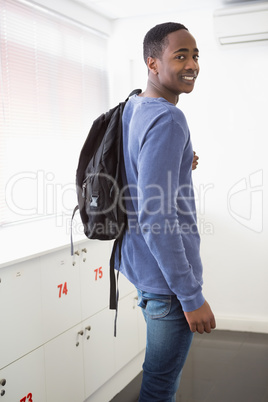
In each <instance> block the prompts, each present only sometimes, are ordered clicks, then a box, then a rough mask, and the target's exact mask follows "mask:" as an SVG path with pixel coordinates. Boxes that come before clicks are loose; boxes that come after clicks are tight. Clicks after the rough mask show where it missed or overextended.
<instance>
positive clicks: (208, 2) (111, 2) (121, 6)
mask: <svg viewBox="0 0 268 402" xmlns="http://www.w3.org/2000/svg"><path fill="white" fill-rule="evenodd" d="M72 1H74V2H77V3H80V4H83V5H84V6H86V7H87V8H89V9H90V10H93V11H95V12H97V13H99V14H101V15H103V16H105V17H107V18H109V19H117V18H128V17H137V16H142V15H153V14H161V13H163V12H173V11H178V10H192V9H195V8H200V7H205V6H215V8H217V7H219V6H224V5H229V4H237V3H242V2H248V1H250V2H257V1H259V0H202V1H200V0H165V1H163V0H72Z"/></svg>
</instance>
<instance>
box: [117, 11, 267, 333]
mask: <svg viewBox="0 0 268 402" xmlns="http://www.w3.org/2000/svg"><path fill="white" fill-rule="evenodd" d="M165 21H177V22H181V23H183V24H185V25H186V26H187V27H188V28H189V30H190V31H191V33H192V34H193V35H194V36H195V37H196V39H197V45H198V47H199V49H200V66H201V71H200V75H199V78H198V80H197V82H196V88H195V90H194V92H193V93H192V94H190V95H182V96H181V99H180V102H179V104H178V106H179V107H180V108H181V109H182V110H183V111H184V112H185V114H186V117H187V120H188V122H189V126H190V129H191V133H192V141H193V146H194V149H195V150H196V152H197V153H198V155H199V156H200V164H199V167H198V170H197V171H195V172H194V184H195V187H196V195H197V210H198V215H199V222H200V232H201V236H202V258H203V264H204V283H205V284H204V294H205V297H206V298H207V300H208V301H209V303H210V304H211V306H212V308H213V310H214V312H215V314H216V318H217V323H218V328H223V329H235V330H246V331H257V332H268V291H267V283H268V229H267V226H268V225H267V224H268V216H267V210H265V208H264V206H265V205H267V185H268V177H267V174H266V171H265V165H266V164H267V162H266V159H267V158H266V147H265V145H266V143H267V141H266V136H267V134H268V129H267V93H266V92H267V90H266V89H267V88H268V76H267V71H268V57H267V55H268V53H267V51H268V45H267V43H266V44H264V43H263V44H254V45H243V46H242V45H238V46H234V47H229V48H224V49H223V48H220V47H219V46H218V45H217V43H216V39H215V37H214V32H213V9H212V7H208V8H199V9H195V10H190V11H188V12H187V11H182V12H181V13H178V14H177V15H176V14H174V13H173V14H172V15H170V14H169V15H165V14H164V13H162V14H161V16H160V17H159V16H152V17H147V18H135V19H128V20H124V21H122V20H118V21H116V22H115V23H114V27H113V28H114V29H113V36H112V41H111V48H110V51H111V55H110V57H109V60H110V63H111V69H110V72H111V101H112V102H113V103H115V102H117V101H120V100H122V99H124V97H126V96H127V95H128V92H129V91H130V90H131V89H133V88H134V87H135V88H142V89H145V84H146V80H147V72H146V67H145V64H144V62H143V60H142V40H143V37H144V35H145V33H146V32H147V30H148V29H150V28H151V27H152V26H154V25H155V24H157V23H161V22H165Z"/></svg>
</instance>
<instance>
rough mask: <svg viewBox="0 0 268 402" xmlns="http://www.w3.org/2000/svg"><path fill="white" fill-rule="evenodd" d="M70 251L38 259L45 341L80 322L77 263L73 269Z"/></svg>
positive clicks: (58, 252) (66, 250)
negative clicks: (39, 262)
mask: <svg viewBox="0 0 268 402" xmlns="http://www.w3.org/2000/svg"><path fill="white" fill-rule="evenodd" d="M73 261H74V260H73V257H71V256H70V250H69V249H65V250H61V251H57V252H53V253H50V254H47V255H45V256H43V257H42V258H41V274H42V306H43V330H44V336H45V340H46V341H49V340H50V339H52V338H53V337H55V336H57V335H59V334H60V333H62V332H64V331H66V330H68V329H69V328H71V327H73V326H74V325H77V324H78V323H79V322H80V321H81V305H80V283H79V259H77V261H78V263H77V264H75V265H73Z"/></svg>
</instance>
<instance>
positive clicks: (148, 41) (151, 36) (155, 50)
mask: <svg viewBox="0 0 268 402" xmlns="http://www.w3.org/2000/svg"><path fill="white" fill-rule="evenodd" d="M180 29H186V31H188V29H187V28H186V27H185V26H184V25H182V24H179V23H178V22H164V23H163V24H158V25H156V26H155V27H153V28H151V29H150V30H149V31H148V32H147V34H146V35H145V37H144V40H143V58H144V61H145V64H147V58H148V57H157V58H158V59H160V58H161V54H162V52H163V50H164V48H165V46H167V45H168V40H167V35H168V34H170V33H172V32H175V31H178V30H180Z"/></svg>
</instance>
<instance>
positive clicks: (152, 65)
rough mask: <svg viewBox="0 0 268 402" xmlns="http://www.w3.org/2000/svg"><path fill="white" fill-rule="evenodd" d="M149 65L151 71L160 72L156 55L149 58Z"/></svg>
mask: <svg viewBox="0 0 268 402" xmlns="http://www.w3.org/2000/svg"><path fill="white" fill-rule="evenodd" d="M147 67H148V70H149V71H151V72H152V73H153V74H154V75H157V74H158V67H157V60H156V58H155V57H148V58H147Z"/></svg>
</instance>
